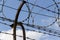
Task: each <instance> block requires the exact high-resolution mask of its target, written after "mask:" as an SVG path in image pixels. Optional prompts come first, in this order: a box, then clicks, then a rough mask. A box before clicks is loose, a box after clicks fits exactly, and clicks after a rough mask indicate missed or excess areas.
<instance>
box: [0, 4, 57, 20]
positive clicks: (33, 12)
mask: <svg viewBox="0 0 60 40" xmlns="http://www.w3.org/2000/svg"><path fill="white" fill-rule="evenodd" d="M0 5H2V4H0ZM4 6H5V7H7V8H11V9H14V10H17V9H16V8H13V7H10V6H7V5H4ZM21 11H23V12H29V11H26V10H21ZM31 13H33V14H36V15H42V16H46V17H51V18H56V17H53V16H49V15H45V14H39V13H35V12H31ZM26 19H27V18H26Z"/></svg>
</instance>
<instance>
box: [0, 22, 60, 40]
mask: <svg viewBox="0 0 60 40" xmlns="http://www.w3.org/2000/svg"><path fill="white" fill-rule="evenodd" d="M0 23H2V22H0ZM2 24H4V25H7V26H11V25H8V24H6V23H2ZM17 28H19V27H17ZM25 30H28V31H33V32H37V33H43V34H48V35H52V36H57V37H60V34H58V35H56V33H57V32H54V33H53V34H52V33H51V32H52V31H51V30H50V31H49V33H48V32H42V31H36V30H31V29H25ZM44 31H46V30H45V29H44ZM57 31H58V30H57ZM1 33H3V32H1ZM5 34H10V33H5ZM10 35H12V34H10ZM16 36H19V35H16ZM19 37H21V36H19ZM26 38H27V39H28V37H26ZM29 39H32V38H29ZM33 40H35V39H33Z"/></svg>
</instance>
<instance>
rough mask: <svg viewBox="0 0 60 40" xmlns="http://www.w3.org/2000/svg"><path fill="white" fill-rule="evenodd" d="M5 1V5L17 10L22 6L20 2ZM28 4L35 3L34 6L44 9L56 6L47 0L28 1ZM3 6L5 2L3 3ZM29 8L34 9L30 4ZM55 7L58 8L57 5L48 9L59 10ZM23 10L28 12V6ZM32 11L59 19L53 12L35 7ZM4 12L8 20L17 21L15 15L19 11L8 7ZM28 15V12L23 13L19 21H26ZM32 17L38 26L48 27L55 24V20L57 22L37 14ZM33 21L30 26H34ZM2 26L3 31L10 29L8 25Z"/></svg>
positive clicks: (0, 14) (50, 0) (17, 0)
mask: <svg viewBox="0 0 60 40" xmlns="http://www.w3.org/2000/svg"><path fill="white" fill-rule="evenodd" d="M2 1H3V0H2ZM2 1H1V2H2ZM5 1H6V2H5V4H4V5H7V6H10V7H13V8H16V9H17V8H18V6H19V5H20V2H21V1H19V0H5ZM35 1H36V2H35ZM28 2H30V3H33V4H34V2H35V5H39V6H42V7H45V8H46V7H48V6H49V5H51V4H54V2H53V1H52V0H47V1H45V0H28ZM2 4H3V2H2ZM0 6H1V5H0ZM29 6H30V9H31V8H32V7H33V6H32V5H30V4H29ZM54 7H56V6H55V5H54V6H51V7H49V8H48V9H50V10H53V11H56V10H57V9H54ZM22 10H26V11H28V9H27V7H26V5H24V6H23V8H22ZM31 10H32V11H33V12H35V13H39V14H45V15H49V16H54V17H57V14H54V13H52V12H49V11H46V10H44V9H41V8H38V7H34V8H33V9H31ZM3 11H4V14H5V16H6V17H7V18H10V19H13V20H14V19H15V14H16V12H17V10H14V9H11V8H7V7H5V6H4V10H3ZM28 14H29V13H28V12H23V11H21V12H20V15H19V19H18V21H22V20H24V19H25V18H26V17H27V16H28ZM31 15H32V16H33V17H34V21H35V22H34V24H36V25H41V26H47V25H49V24H50V23H52V22H54V20H55V18H50V17H46V16H42V15H36V14H33V13H32V14H31ZM0 16H3V15H2V13H0ZM3 17H4V16H3ZM32 20H33V18H31V17H30V24H32ZM0 21H1V20H0ZM2 22H6V23H7V24H11V22H8V21H2ZM25 23H27V21H25ZM0 25H1V27H0V29H1V30H4V29H5V30H7V29H9V27H7V26H6V25H4V26H2V25H3V24H0ZM4 27H6V28H4Z"/></svg>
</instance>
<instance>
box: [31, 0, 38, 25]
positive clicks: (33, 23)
mask: <svg viewBox="0 0 60 40" xmlns="http://www.w3.org/2000/svg"><path fill="white" fill-rule="evenodd" d="M36 2H37V0H35V2H34V4H36ZM33 9H34V6H32V8H31V11H32V10H33ZM31 18H32V24H34V17H33V15H32V14H31Z"/></svg>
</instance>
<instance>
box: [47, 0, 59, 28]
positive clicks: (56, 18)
mask: <svg viewBox="0 0 60 40" xmlns="http://www.w3.org/2000/svg"><path fill="white" fill-rule="evenodd" d="M53 2H54V3H55V5H56V7H57V10H58V18H59V8H58V5H57V3H56V2H55V0H53ZM52 6H53V5H52ZM49 7H50V6H49ZM58 18H56V19H55V21H54V22H53V23H51V24H49V25H47V27H50V26H52V25H53V24H54V23H55V22H56V21H57V19H58Z"/></svg>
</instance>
